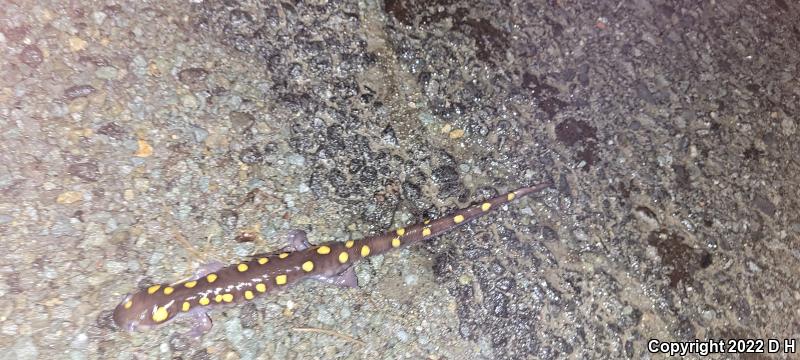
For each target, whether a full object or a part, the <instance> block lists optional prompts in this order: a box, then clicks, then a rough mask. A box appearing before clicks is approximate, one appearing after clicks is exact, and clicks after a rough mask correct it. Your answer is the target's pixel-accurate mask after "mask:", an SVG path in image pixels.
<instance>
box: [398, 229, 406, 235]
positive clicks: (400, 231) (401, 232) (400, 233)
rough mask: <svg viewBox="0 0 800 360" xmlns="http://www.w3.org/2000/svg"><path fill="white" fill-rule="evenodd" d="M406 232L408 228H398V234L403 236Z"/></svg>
mask: <svg viewBox="0 0 800 360" xmlns="http://www.w3.org/2000/svg"><path fill="white" fill-rule="evenodd" d="M405 233H406V229H403V228H399V229H397V236H403V234H405Z"/></svg>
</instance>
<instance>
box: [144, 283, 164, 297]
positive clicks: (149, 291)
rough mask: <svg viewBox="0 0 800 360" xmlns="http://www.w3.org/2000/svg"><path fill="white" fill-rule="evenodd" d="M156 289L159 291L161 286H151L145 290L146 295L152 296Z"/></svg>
mask: <svg viewBox="0 0 800 360" xmlns="http://www.w3.org/2000/svg"><path fill="white" fill-rule="evenodd" d="M158 289H161V285H153V286H151V287H149V288H147V293H148V294H150V295H153V294H155V293H156V291H158Z"/></svg>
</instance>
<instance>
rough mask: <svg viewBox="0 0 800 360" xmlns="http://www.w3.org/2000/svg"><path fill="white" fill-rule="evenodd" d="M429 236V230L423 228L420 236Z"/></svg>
mask: <svg viewBox="0 0 800 360" xmlns="http://www.w3.org/2000/svg"><path fill="white" fill-rule="evenodd" d="M430 234H431V228H427V227H426V228H424V229H422V236H428V235H430Z"/></svg>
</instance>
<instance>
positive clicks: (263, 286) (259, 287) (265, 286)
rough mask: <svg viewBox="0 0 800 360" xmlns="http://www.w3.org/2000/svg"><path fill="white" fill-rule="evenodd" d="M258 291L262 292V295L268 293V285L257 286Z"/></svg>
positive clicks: (260, 284) (259, 284)
mask: <svg viewBox="0 0 800 360" xmlns="http://www.w3.org/2000/svg"><path fill="white" fill-rule="evenodd" d="M256 291H258V292H261V293H263V292H265V291H267V285H264V284H262V283H258V284H256Z"/></svg>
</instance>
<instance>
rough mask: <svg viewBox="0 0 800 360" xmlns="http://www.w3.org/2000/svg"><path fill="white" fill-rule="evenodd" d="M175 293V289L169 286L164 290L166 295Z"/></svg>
mask: <svg viewBox="0 0 800 360" xmlns="http://www.w3.org/2000/svg"><path fill="white" fill-rule="evenodd" d="M173 291H175V289H174V288H173V287H172V286H167V287H165V288H164V295H169V294H172V292H173Z"/></svg>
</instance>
